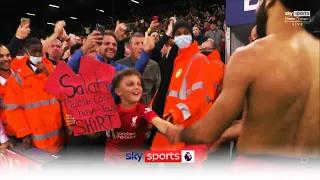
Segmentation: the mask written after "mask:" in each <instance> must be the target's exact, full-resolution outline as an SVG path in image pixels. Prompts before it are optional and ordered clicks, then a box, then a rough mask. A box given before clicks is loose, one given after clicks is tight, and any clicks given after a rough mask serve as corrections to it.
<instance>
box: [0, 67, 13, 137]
mask: <svg viewBox="0 0 320 180" xmlns="http://www.w3.org/2000/svg"><path fill="white" fill-rule="evenodd" d="M11 73H12V74H13V73H14V72H13V70H12V69H11ZM6 89H7V80H6V79H5V78H3V77H2V76H0V118H1V120H2V124H3V127H4V130H5V132H6V135H8V136H16V133H15V131H14V130H13V128H12V127H11V126H10V125H9V123H8V121H7V117H6V114H5V109H6V106H5V105H4V97H5V95H6Z"/></svg>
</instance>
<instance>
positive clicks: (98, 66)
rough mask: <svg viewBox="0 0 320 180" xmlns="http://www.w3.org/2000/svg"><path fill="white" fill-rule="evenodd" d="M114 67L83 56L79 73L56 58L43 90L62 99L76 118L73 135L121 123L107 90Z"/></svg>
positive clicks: (117, 126) (113, 73) (99, 130)
mask: <svg viewBox="0 0 320 180" xmlns="http://www.w3.org/2000/svg"><path fill="white" fill-rule="evenodd" d="M115 72H116V69H115V68H114V67H113V66H110V65H108V64H104V63H101V62H100V61H98V60H96V59H93V58H90V57H83V58H82V59H81V64H80V70H79V74H75V73H74V72H73V71H72V69H70V67H69V66H68V65H67V64H66V63H65V62H64V61H60V62H59V64H58V65H57V67H56V69H55V71H54V72H53V73H52V74H51V75H50V76H49V79H48V81H47V83H46V85H45V88H44V89H45V91H46V92H48V93H50V94H53V95H55V96H57V97H58V98H59V99H60V100H62V101H63V104H64V106H65V108H66V110H67V113H68V114H69V115H71V116H72V117H73V118H74V119H75V120H76V125H74V126H72V130H73V133H74V135H75V136H80V135H85V134H92V133H95V132H101V131H106V130H110V129H115V128H119V127H120V126H121V122H120V118H119V114H118V111H117V106H116V104H115V102H114V100H113V97H112V94H111V92H110V90H109V88H110V84H111V82H112V78H113V77H114V75H115Z"/></svg>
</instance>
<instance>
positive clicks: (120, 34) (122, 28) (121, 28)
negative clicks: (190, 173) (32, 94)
mask: <svg viewBox="0 0 320 180" xmlns="http://www.w3.org/2000/svg"><path fill="white" fill-rule="evenodd" d="M126 32H127V25H126V24H124V23H120V21H117V26H116V29H115V31H114V33H115V34H116V36H117V38H118V40H119V41H121V40H123V39H124V35H125V34H126Z"/></svg>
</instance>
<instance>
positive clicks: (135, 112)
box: [67, 69, 173, 165]
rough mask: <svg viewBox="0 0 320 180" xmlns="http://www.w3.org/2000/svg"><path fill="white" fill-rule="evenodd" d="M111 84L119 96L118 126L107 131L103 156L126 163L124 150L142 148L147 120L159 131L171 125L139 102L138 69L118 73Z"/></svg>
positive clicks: (107, 161) (109, 159)
mask: <svg viewBox="0 0 320 180" xmlns="http://www.w3.org/2000/svg"><path fill="white" fill-rule="evenodd" d="M112 87H113V88H114V90H115V93H116V94H117V95H118V96H119V97H120V99H121V104H119V105H118V112H119V116H120V119H121V127H120V128H118V129H113V130H111V131H110V132H107V133H109V137H108V139H107V142H106V150H105V158H104V159H105V162H106V163H108V164H113V165H116V164H119V163H124V162H130V161H126V154H127V153H131V152H134V153H139V152H140V151H144V138H145V134H146V132H147V130H148V125H149V124H150V123H151V124H153V125H154V126H155V127H156V128H157V129H158V130H159V132H161V133H163V134H164V133H165V132H166V129H167V127H169V126H173V124H171V123H169V122H167V121H165V120H163V119H161V118H159V117H158V116H157V114H156V113H155V112H153V111H152V110H151V109H149V108H147V107H146V106H145V105H143V104H140V103H139V101H140V99H141V96H142V92H143V90H142V86H141V75H140V73H139V72H137V71H135V70H133V69H125V70H122V71H120V72H118V73H117V74H116V75H115V77H114V78H113V81H112ZM67 123H68V124H69V125H72V124H74V123H75V121H74V120H73V119H70V118H67ZM142 161H143V160H142ZM131 162H133V161H131ZM135 163H137V162H135Z"/></svg>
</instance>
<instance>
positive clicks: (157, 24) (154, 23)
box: [150, 21, 160, 30]
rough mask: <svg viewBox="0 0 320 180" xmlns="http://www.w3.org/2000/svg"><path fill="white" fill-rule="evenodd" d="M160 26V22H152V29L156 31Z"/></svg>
mask: <svg viewBox="0 0 320 180" xmlns="http://www.w3.org/2000/svg"><path fill="white" fill-rule="evenodd" d="M159 25H160V23H159V22H158V21H152V22H151V24H150V29H151V30H155V29H156V28H157V27H158V26H159Z"/></svg>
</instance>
